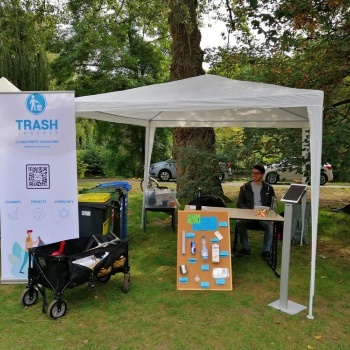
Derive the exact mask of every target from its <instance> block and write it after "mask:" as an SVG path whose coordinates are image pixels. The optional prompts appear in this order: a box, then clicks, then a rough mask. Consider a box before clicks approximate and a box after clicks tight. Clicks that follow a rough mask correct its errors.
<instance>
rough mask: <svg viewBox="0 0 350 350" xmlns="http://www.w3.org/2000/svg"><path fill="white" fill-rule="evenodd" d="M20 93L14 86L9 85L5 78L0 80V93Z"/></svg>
mask: <svg viewBox="0 0 350 350" xmlns="http://www.w3.org/2000/svg"><path fill="white" fill-rule="evenodd" d="M17 91H20V90H19V89H18V88H17V87H16V86H15V85H13V84H12V83H10V82H9V81H8V80H7V79H6V78H4V77H2V78H0V92H17Z"/></svg>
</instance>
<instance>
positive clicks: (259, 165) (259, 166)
mask: <svg viewBox="0 0 350 350" xmlns="http://www.w3.org/2000/svg"><path fill="white" fill-rule="evenodd" d="M253 169H256V170H259V172H260V173H262V174H265V167H264V166H263V165H261V164H255V165H254V166H253Z"/></svg>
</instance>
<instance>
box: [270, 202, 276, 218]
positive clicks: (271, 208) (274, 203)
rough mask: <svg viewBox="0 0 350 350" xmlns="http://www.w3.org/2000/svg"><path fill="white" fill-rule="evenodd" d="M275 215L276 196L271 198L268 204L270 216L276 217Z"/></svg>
mask: <svg viewBox="0 0 350 350" xmlns="http://www.w3.org/2000/svg"><path fill="white" fill-rule="evenodd" d="M276 215H277V197H272V198H271V206H270V216H271V217H276Z"/></svg>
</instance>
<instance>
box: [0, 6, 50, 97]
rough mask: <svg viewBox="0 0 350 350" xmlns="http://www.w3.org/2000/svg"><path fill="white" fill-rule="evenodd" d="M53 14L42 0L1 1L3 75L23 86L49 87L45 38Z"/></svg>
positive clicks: (0, 26) (0, 65)
mask: <svg viewBox="0 0 350 350" xmlns="http://www.w3.org/2000/svg"><path fill="white" fill-rule="evenodd" d="M44 10H45V11H46V15H45V16H44V15H43V14H42V11H44ZM50 18H51V17H50V7H49V6H48V7H47V8H46V9H45V8H44V3H41V2H39V1H35V2H28V1H20V0H11V1H10V0H5V1H2V2H1V4H0V76H4V77H6V78H7V79H8V80H9V81H11V83H13V84H14V85H16V86H17V87H18V88H19V89H20V90H25V91H28V90H47V89H48V87H49V80H48V64H47V55H46V51H45V39H46V38H47V36H49V33H50V29H49V26H48V25H47V24H48V22H50Z"/></svg>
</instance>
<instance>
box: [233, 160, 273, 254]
mask: <svg viewBox="0 0 350 350" xmlns="http://www.w3.org/2000/svg"><path fill="white" fill-rule="evenodd" d="M264 173H265V168H264V166H263V165H260V164H256V165H254V166H253V170H252V174H251V175H252V180H251V181H249V182H247V183H245V184H244V185H242V186H241V188H240V191H239V195H238V202H237V207H238V208H243V209H254V206H267V207H270V205H271V200H272V197H274V196H275V191H274V189H273V187H272V186H271V185H268V184H267V183H265V182H264V181H263V180H262V179H263V177H264ZM236 225H237V230H238V235H239V238H240V241H241V244H242V249H241V250H240V251H239V252H238V253H237V254H236V256H237V257H243V256H245V255H250V245H249V241H248V233H247V230H248V229H254V228H255V229H256V228H257V227H258V228H261V229H262V230H264V241H263V246H262V257H263V259H264V260H270V259H271V252H270V251H271V243H272V238H273V226H272V223H271V222H270V221H258V220H237V221H236Z"/></svg>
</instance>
